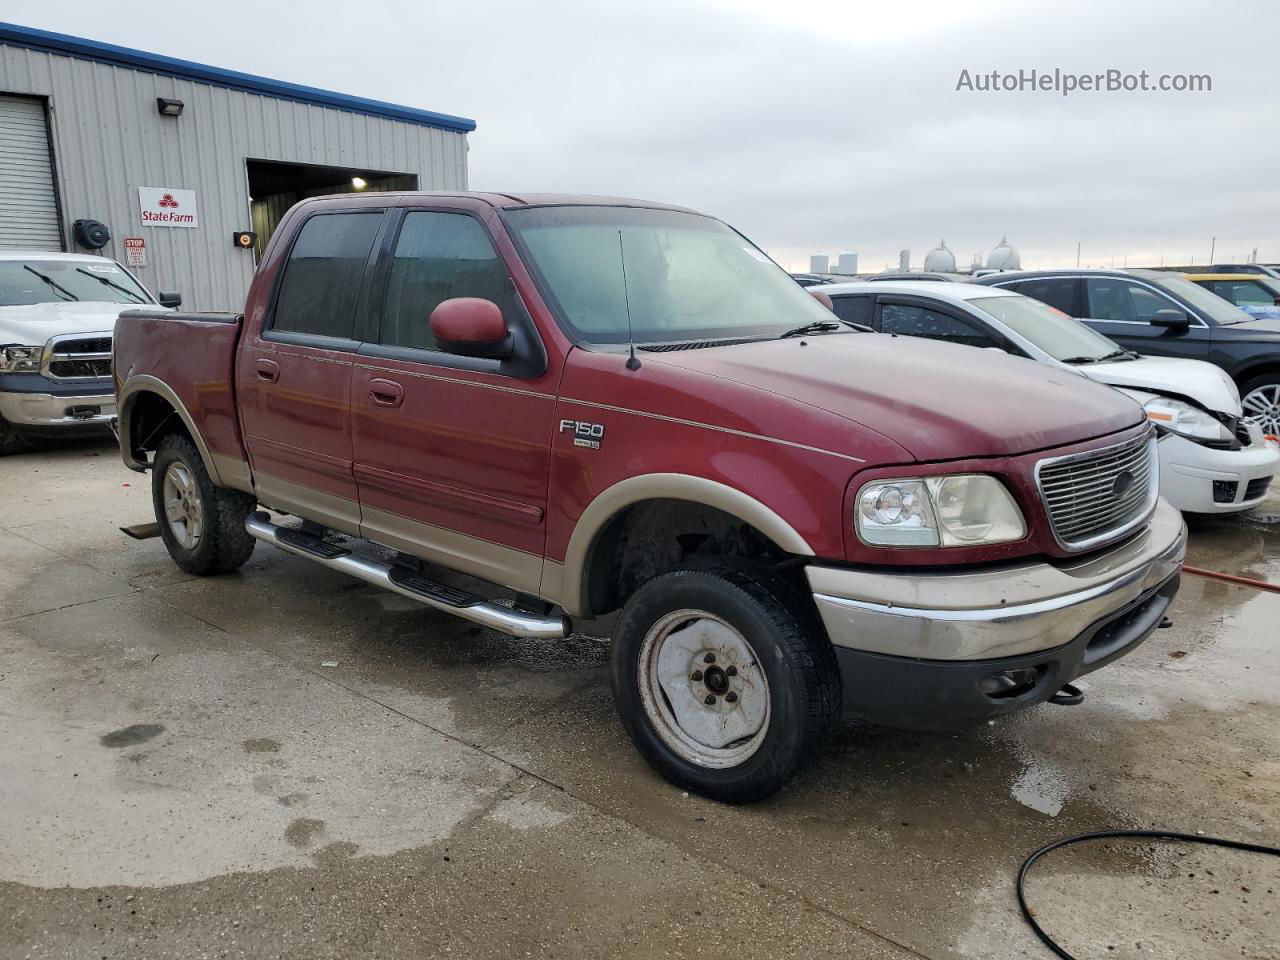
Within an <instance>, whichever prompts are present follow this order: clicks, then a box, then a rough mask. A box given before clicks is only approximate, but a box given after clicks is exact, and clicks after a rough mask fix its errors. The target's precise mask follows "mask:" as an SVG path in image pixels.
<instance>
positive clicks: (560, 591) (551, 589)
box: [537, 560, 582, 617]
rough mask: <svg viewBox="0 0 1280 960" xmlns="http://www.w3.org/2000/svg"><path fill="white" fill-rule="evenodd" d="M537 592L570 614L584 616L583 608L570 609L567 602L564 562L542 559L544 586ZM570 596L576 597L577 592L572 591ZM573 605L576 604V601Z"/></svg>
mask: <svg viewBox="0 0 1280 960" xmlns="http://www.w3.org/2000/svg"><path fill="white" fill-rule="evenodd" d="M537 592H538V596H540V597H542V599H544V600H549V601H551V602H552V603H558V604H560V606H561V607H563V608H564V612H565V613H567V614H569V615H570V616H573V617H580V616H582V611H581V610H570V609H569V605H566V604H565V590H564V564H563V563H556V562H555V561H554V560H544V561H542V586H541V587H540V588H539V589H538V591H537ZM569 596H570V597H573V598H575V599H576V597H577V593H576V592H571V593H570V594H569ZM571 605H573V606H576V603H574V604H571Z"/></svg>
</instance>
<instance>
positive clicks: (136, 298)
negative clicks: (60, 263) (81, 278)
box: [76, 267, 147, 303]
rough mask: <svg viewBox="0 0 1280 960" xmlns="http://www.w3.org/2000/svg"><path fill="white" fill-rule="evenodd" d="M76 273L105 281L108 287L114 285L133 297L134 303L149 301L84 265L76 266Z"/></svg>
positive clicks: (101, 281)
mask: <svg viewBox="0 0 1280 960" xmlns="http://www.w3.org/2000/svg"><path fill="white" fill-rule="evenodd" d="M76 273H83V274H84V275H85V276H86V277H91V278H92V279H94V280H97V281H98V282H99V283H105V284H106V285H107V286H108V287H113V288H115V289H116V290H119V291H120V292H121V293H123V294H125V295H127V296H130V297H133V302H134V303H146V302H147V301H145V300H143V299H142V297H140V296H138V295H137V294H136V293H134V292H133V291H132V290H130V289H129V288H128V287H122V286H120V284H118V283H116V282H115V281H114V280H108V279H107V278H106V277H100V276H98V275H97V274H96V273H90V272H89V271H88V270H85V269H83V268H82V267H76Z"/></svg>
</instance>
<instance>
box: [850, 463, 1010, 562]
mask: <svg viewBox="0 0 1280 960" xmlns="http://www.w3.org/2000/svg"><path fill="white" fill-rule="evenodd" d="M855 513H856V516H855V518H854V524H855V529H856V530H857V534H858V537H859V538H860V539H861V540H862V542H863V543H869V544H872V545H874V546H882V547H937V546H943V547H964V546H976V545H978V544H984V543H1006V542H1008V541H1010V540H1021V539H1022V538H1023V537H1024V536H1026V534H1027V525H1026V522H1025V521H1024V520H1023V519H1022V511H1021V510H1019V509H1018V505H1017V504H1016V503H1014V502H1013V497H1012V496H1011V495H1010V493H1009V491H1008V490H1007V489H1005V486H1004V484H1003V483H1001V482H1000V481H999V480H997V479H996V478H995V477H989V476H986V475H985V474H979V473H965V474H957V475H955V476H942V477H926V478H923V479H920V480H875V481H872V482H871V483H868V484H867V485H866V486H865V487H863V488H862V489H861V490H859V491H858V498H857V505H856V508H855Z"/></svg>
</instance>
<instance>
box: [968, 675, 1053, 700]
mask: <svg viewBox="0 0 1280 960" xmlns="http://www.w3.org/2000/svg"><path fill="white" fill-rule="evenodd" d="M1042 676H1044V668H1043V667H1021V668H1020V669H1017V670H1000V671H998V672H996V673H989V674H987V675H986V676H985V677H983V678H982V680H980V681H979V683H978V689H980V690H981V691H982V692H983V694H985V695H986V696H987V697H990V698H991V699H992V700H1012V699H1014V698H1015V697H1020V696H1022V695H1023V694H1024V693H1029V692H1030V691H1031V690H1033V689H1035V686H1036V684H1038V683H1039V682H1040V678H1041V677H1042Z"/></svg>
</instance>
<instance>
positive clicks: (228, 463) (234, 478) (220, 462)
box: [209, 453, 254, 493]
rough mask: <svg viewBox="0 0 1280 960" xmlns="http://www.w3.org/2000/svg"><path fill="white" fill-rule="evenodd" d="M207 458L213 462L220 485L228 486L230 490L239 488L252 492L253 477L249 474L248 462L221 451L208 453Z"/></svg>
mask: <svg viewBox="0 0 1280 960" xmlns="http://www.w3.org/2000/svg"><path fill="white" fill-rule="evenodd" d="M209 460H210V462H211V463H212V464H213V469H214V470H215V471H216V472H217V478H218V483H219V485H220V486H224V487H230V488H231V489H232V490H241V491H243V492H245V493H253V492H254V489H253V477H252V476H250V475H249V464H247V463H245V462H244V461H243V460H241V459H240V458H239V457H228V456H226V455H224V454H221V453H211V454H209Z"/></svg>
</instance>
